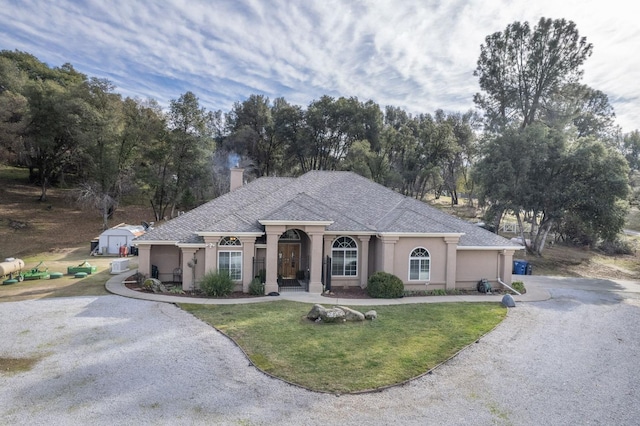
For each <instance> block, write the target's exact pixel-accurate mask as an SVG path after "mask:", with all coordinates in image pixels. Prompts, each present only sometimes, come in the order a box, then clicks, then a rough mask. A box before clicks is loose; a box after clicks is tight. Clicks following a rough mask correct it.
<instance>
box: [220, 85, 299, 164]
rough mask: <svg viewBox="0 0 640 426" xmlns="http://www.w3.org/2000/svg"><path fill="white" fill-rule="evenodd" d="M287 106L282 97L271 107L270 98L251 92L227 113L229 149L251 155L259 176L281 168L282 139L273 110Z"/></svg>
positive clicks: (247, 155)
mask: <svg viewBox="0 0 640 426" xmlns="http://www.w3.org/2000/svg"><path fill="white" fill-rule="evenodd" d="M287 106H288V104H287V103H286V101H285V100H284V99H283V98H279V99H276V100H275V102H274V104H273V106H272V105H271V102H270V101H269V98H268V97H265V96H262V95H251V96H249V98H248V99H247V100H246V101H244V102H242V103H240V102H236V103H235V104H234V106H233V109H232V110H231V112H230V113H229V114H228V116H227V124H228V126H229V133H230V134H229V136H228V137H227V140H226V142H225V148H226V150H227V151H228V152H229V153H235V154H237V155H240V156H243V157H245V158H248V159H249V160H250V161H251V163H252V165H253V168H254V170H255V173H256V175H257V176H258V177H260V176H268V175H269V174H272V173H274V172H276V171H277V170H279V169H280V166H281V162H282V155H283V140H282V139H281V138H279V137H278V135H277V134H276V131H275V123H274V119H273V113H272V110H275V109H278V108H287Z"/></svg>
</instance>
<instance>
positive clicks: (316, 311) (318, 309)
mask: <svg viewBox="0 0 640 426" xmlns="http://www.w3.org/2000/svg"><path fill="white" fill-rule="evenodd" d="M324 312H326V309H325V308H324V306H322V305H319V304H317V303H316V304H315V305H313V307H312V308H311V310H310V311H309V313H308V314H307V318H308V319H310V320H311V321H316V320H318V319H319V318H320V317H321V316H322V314H323V313H324Z"/></svg>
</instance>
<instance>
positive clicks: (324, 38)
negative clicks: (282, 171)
mask: <svg viewBox="0 0 640 426" xmlns="http://www.w3.org/2000/svg"><path fill="white" fill-rule="evenodd" d="M632 4H633V3H632V2H629V1H628V0H607V1H601V0H600V1H592V0H586V1H584V0H583V1H577V0H536V1H531V0H469V1H456V0H447V1H436V0H402V1H400V0H394V1H386V0H370V1H365V0H360V1H358V0H351V1H347V0H341V1H337V0H336V1H332V0H322V1H320V0H317V1H310V0H309V1H307V0H298V1H296V0H237V1H236V0H211V1H194V0H191V1H186V0H166V1H160V0H158V1H139V0H112V1H100V0H88V1H71V0H55V1H43V0H21V1H14V0H0V49H9V50H14V49H18V50H22V51H26V52H29V53H31V54H33V55H35V56H36V57H38V58H39V59H40V60H42V61H44V62H46V63H47V64H49V65H50V66H60V65H62V64H63V63H65V62H69V63H71V64H73V66H74V67H75V68H76V69H78V70H79V71H81V72H83V73H85V74H88V75H89V76H95V77H103V78H107V79H109V80H111V81H112V82H113V83H114V84H115V85H116V86H117V89H116V90H117V92H118V93H121V94H122V95H124V96H137V97H140V98H148V97H151V98H154V99H156V100H157V101H158V102H160V104H161V105H167V104H168V102H169V100H171V99H177V98H178V97H179V96H180V95H181V94H183V93H184V92H186V91H188V90H190V91H192V92H194V93H195V94H196V95H197V96H198V97H199V98H200V101H201V104H202V105H203V106H205V107H206V108H207V109H209V110H217V109H221V110H223V111H228V110H229V109H230V108H231V107H232V105H233V103H234V102H236V101H242V100H244V99H246V98H247V97H248V96H249V95H251V94H264V95H267V96H269V97H270V98H272V99H273V98H276V97H281V96H282V97H284V98H286V99H287V100H288V101H289V102H292V103H296V104H300V105H303V106H306V105H308V104H309V102H311V101H312V100H314V99H318V98H319V97H320V96H322V95H325V94H326V95H330V96H334V97H338V96H347V97H348V96H357V97H358V98H359V99H360V100H362V101H364V100H368V99H372V100H373V101H375V102H377V103H378V104H380V106H381V107H384V106H385V105H393V106H397V107H401V108H404V109H406V110H407V111H409V112H412V113H421V112H424V113H432V112H434V111H435V110H436V109H438V108H441V109H444V110H446V111H466V110H468V109H470V108H473V107H474V105H473V101H472V97H473V94H474V93H476V92H477V91H478V90H479V87H478V82H477V78H476V77H474V76H473V70H474V69H475V67H476V61H477V59H478V56H479V53H480V44H482V43H483V41H484V38H485V37H486V36H487V35H489V34H491V33H493V32H496V31H501V30H503V29H504V28H505V27H506V26H507V25H508V24H509V23H511V22H513V21H516V20H517V21H529V22H530V23H535V22H537V21H538V19H539V18H540V17H541V16H545V17H549V18H554V19H557V18H565V19H568V20H572V21H574V22H575V23H576V24H577V27H578V29H579V31H580V34H581V35H582V36H586V37H587V40H588V41H589V42H591V43H593V44H594V53H593V55H592V56H591V58H589V59H588V61H587V63H586V65H585V76H584V80H583V82H584V83H585V84H588V85H589V86H591V87H593V88H594V89H598V90H601V91H603V92H605V93H606V94H607V95H608V96H609V100H610V102H611V104H612V105H613V106H614V108H615V110H616V115H617V123H618V124H619V125H620V126H622V128H623V131H624V132H629V131H632V130H634V129H638V128H640V122H639V121H640V118H639V117H640V83H639V81H640V78H639V77H640V55H638V50H639V49H638V48H640V26H638V25H637V23H636V22H635V21H636V14H635V13H634V10H632V9H634V8H635V7H636V6H632Z"/></svg>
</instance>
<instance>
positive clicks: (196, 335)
mask: <svg viewBox="0 0 640 426" xmlns="http://www.w3.org/2000/svg"><path fill="white" fill-rule="evenodd" d="M529 279H531V280H533V281H532V282H531V285H541V286H546V287H547V288H548V289H549V291H550V292H551V294H552V296H553V298H552V299H551V300H548V301H545V302H535V303H520V304H518V306H517V307H516V308H514V309H511V310H510V312H509V315H508V317H507V319H506V320H505V321H504V322H503V323H502V324H501V325H500V326H498V328H497V329H496V330H494V331H493V332H492V333H490V334H489V335H487V336H485V337H484V338H482V339H481V340H480V341H479V342H478V343H477V344H474V345H472V346H471V347H469V348H468V349H466V350H464V351H463V352H461V353H460V354H459V355H458V356H457V357H455V358H454V359H452V360H451V361H449V362H448V363H446V364H445V365H443V366H441V367H440V368H438V369H436V370H435V371H434V372H433V374H431V375H428V376H425V377H423V378H420V379H417V380H415V381H413V382H411V383H409V384H407V385H405V386H402V387H397V388H393V389H389V390H386V391H383V392H379V393H373V394H365V395H344V396H334V395H326V394H318V393H313V392H309V391H305V390H302V389H299V388H297V387H294V386H290V385H287V384H285V383H282V382H280V381H278V380H275V379H272V378H269V377H266V376H265V375H263V374H261V373H260V372H258V371H257V370H256V369H255V368H253V367H251V366H249V363H248V361H247V360H246V359H245V357H244V355H243V354H242V352H241V351H240V350H239V349H238V348H237V347H235V346H234V345H233V344H232V343H231V342H229V341H228V340H227V339H226V338H225V337H223V336H222V335H220V334H219V333H217V332H216V331H215V330H213V329H211V328H210V327H209V326H207V325H206V324H204V323H202V322H201V321H199V320H197V319H195V318H194V317H192V316H191V315H190V314H187V313H185V312H183V311H181V310H180V309H178V308H177V307H175V306H173V305H171V304H163V303H158V302H150V301H141V300H134V299H127V298H123V297H120V296H100V297H85V298H59V299H45V300H34V301H25V302H9V303H0V356H2V357H34V358H39V359H40V361H39V362H37V363H36V364H35V366H34V367H33V368H32V369H31V370H30V371H28V372H24V373H17V374H9V375H7V374H0V423H2V424H25V425H31V424H33V425H35V424H43V425H44V424H46V425H59V424H65V425H74V424H78V425H86V424H92V425H101V424H104V425H113V424H154V425H157V424H167V425H175V424H189V425H199V424H208V425H211V424H234V425H237V424H242V425H259V424H288V425H329V424H341V425H350V424H353V425H356V424H358V425H361V424H401V425H410V424H416V425H418V424H420V425H424V424H460V425H473V424H477V425H540V424H549V425H565V424H566V425H574V424H576V425H577V424H580V425H585V424H602V425H637V424H640V403H639V401H640V391H639V390H640V373H638V366H639V365H640V326H639V324H640V285H638V284H637V283H627V284H628V285H626V286H617V285H615V284H614V283H611V285H606V283H605V285H601V284H600V285H599V284H598V283H597V282H586V281H562V280H548V279H540V278H528V280H529ZM534 281H535V283H534Z"/></svg>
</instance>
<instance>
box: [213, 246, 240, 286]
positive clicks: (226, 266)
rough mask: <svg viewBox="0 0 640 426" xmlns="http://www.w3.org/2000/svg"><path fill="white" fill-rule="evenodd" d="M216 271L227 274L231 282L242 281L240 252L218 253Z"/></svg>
mask: <svg viewBox="0 0 640 426" xmlns="http://www.w3.org/2000/svg"><path fill="white" fill-rule="evenodd" d="M218 271H220V272H227V273H228V274H229V276H230V277H231V279H232V280H234V281H240V280H242V252H241V251H221V252H218Z"/></svg>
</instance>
